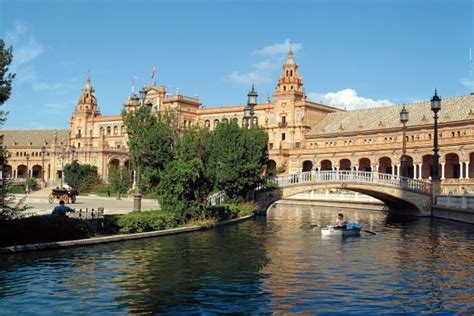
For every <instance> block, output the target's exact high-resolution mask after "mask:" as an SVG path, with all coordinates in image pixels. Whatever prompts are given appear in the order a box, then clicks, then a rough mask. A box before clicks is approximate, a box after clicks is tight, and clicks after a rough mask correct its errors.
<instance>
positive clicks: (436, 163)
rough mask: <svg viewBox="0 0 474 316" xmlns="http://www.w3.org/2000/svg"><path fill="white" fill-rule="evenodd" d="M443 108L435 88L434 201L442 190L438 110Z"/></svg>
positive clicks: (432, 161)
mask: <svg viewBox="0 0 474 316" xmlns="http://www.w3.org/2000/svg"><path fill="white" fill-rule="evenodd" d="M440 110H441V98H440V97H439V96H438V91H437V90H436V89H435V94H434V96H433V98H432V99H431V111H433V113H434V116H433V118H434V137H433V157H432V158H431V185H432V187H431V194H432V196H433V202H434V203H435V202H436V196H438V195H439V193H440V192H441V177H440V174H439V153H438V152H439V147H438V112H439V111H440Z"/></svg>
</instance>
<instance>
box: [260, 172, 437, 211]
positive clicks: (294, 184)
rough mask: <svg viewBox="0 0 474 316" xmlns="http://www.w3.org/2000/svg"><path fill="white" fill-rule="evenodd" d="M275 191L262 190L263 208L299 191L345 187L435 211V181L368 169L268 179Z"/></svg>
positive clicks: (393, 204)
mask: <svg viewBox="0 0 474 316" xmlns="http://www.w3.org/2000/svg"><path fill="white" fill-rule="evenodd" d="M267 183H273V184H275V185H276V186H277V187H278V189H277V190H275V191H271V192H270V191H267V192H265V191H261V192H259V193H257V196H256V200H257V201H258V202H259V203H260V205H261V211H263V212H265V211H266V208H268V206H269V205H270V204H272V203H273V202H275V201H277V200H280V199H285V198H287V197H289V196H292V195H295V194H297V193H302V192H307V191H311V190H320V189H332V188H337V189H345V190H350V191H355V192H360V193H363V194H366V195H369V196H372V197H374V198H377V199H379V200H381V201H383V202H384V203H385V204H386V205H387V206H388V207H389V208H390V209H392V210H396V211H399V212H406V213H412V214H413V213H415V214H416V215H421V216H429V215H431V193H430V191H431V190H430V189H431V185H430V182H429V181H425V180H416V179H411V178H404V177H399V176H395V175H392V174H385V173H378V172H367V171H341V170H335V171H311V172H302V173H297V174H290V175H283V176H277V177H275V178H272V179H268V181H267Z"/></svg>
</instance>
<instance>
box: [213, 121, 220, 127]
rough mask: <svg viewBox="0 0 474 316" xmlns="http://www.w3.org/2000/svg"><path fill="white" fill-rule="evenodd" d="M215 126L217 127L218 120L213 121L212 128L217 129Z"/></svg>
mask: <svg viewBox="0 0 474 316" xmlns="http://www.w3.org/2000/svg"><path fill="white" fill-rule="evenodd" d="M217 125H219V120H218V119H215V120H214V125H213V126H214V128H216V127H217Z"/></svg>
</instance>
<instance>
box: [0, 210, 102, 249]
mask: <svg viewBox="0 0 474 316" xmlns="http://www.w3.org/2000/svg"><path fill="white" fill-rule="evenodd" d="M94 232H95V229H94V227H93V225H92V222H88V221H84V220H80V219H73V218H62V217H51V216H30V217H25V218H21V219H13V220H9V221H4V222H0V245H1V246H9V245H17V244H28V243H40V242H54V241H61V240H71V239H81V238H88V237H91V236H93V235H94Z"/></svg>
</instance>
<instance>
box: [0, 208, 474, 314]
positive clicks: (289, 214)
mask: <svg viewBox="0 0 474 316" xmlns="http://www.w3.org/2000/svg"><path fill="white" fill-rule="evenodd" d="M337 212H338V211H337V210H335V209H330V208H324V207H308V206H284V205H278V206H276V207H273V208H271V209H270V211H269V213H268V216H267V217H261V218H258V219H256V220H250V221H247V222H244V223H241V224H238V225H233V226H229V227H222V228H219V229H216V230H209V231H205V232H197V233H190V234H185V235H177V236H168V237H161V238H152V239H143V240H137V241H128V242H123V243H111V244H103V245H97V246H91V247H78V248H70V249H63V250H55V251H41V252H30V253H19V254H15V255H0V314H1V315H17V314H48V315H50V314H78V313H89V314H112V313H113V314H161V313H168V314H216V313H224V312H225V313H230V312H237V313H248V314H260V313H283V314H288V313H290V314H294V313H307V314H326V313H329V314H330V313H344V314H351V313H360V314H381V313H390V314H401V313H414V314H421V313H437V314H454V313H456V312H459V311H463V310H466V309H467V308H468V307H469V306H470V304H474V285H473V284H474V242H473V241H474V225H469V224H463V223H457V222H452V221H444V220H437V219H430V218H402V217H395V216H391V215H388V214H387V213H382V212H374V211H364V210H345V211H344V213H345V215H346V217H347V218H348V219H349V221H356V222H359V223H362V224H363V225H364V229H366V230H369V231H371V232H374V233H375V234H376V235H373V234H372V233H368V232H362V233H361V235H360V236H356V237H346V238H342V237H340V236H339V237H336V236H332V237H325V236H321V234H320V231H319V227H321V226H322V225H325V224H329V223H333V222H334V220H335V217H336V214H337ZM471 306H472V305H471Z"/></svg>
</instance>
